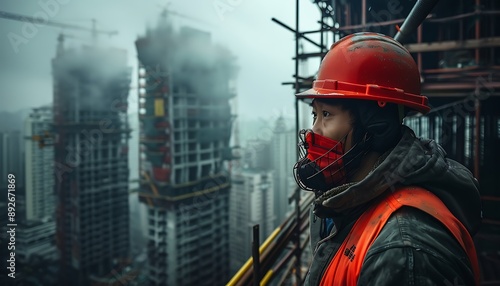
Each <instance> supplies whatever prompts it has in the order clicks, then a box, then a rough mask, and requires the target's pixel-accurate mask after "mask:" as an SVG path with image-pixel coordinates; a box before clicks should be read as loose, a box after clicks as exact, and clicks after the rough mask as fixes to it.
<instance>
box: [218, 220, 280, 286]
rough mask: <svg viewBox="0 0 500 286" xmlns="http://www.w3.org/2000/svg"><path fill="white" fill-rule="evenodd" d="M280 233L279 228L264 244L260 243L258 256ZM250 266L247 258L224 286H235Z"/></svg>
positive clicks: (250, 261)
mask: <svg viewBox="0 0 500 286" xmlns="http://www.w3.org/2000/svg"><path fill="white" fill-rule="evenodd" d="M280 231H281V227H277V228H276V229H275V230H274V231H273V232H272V233H271V235H269V236H268V237H267V239H266V240H265V241H264V243H262V244H261V245H260V247H259V254H262V252H264V250H266V248H267V247H268V246H269V244H271V242H272V241H273V240H274V239H275V238H276V236H278V233H279V232H280ZM251 265H252V257H250V258H248V260H247V262H245V264H243V266H242V267H241V268H240V270H238V272H236V274H234V276H233V278H231V280H229V282H228V283H227V284H226V286H234V285H236V283H237V282H238V281H239V280H240V279H241V277H242V276H243V275H244V274H245V272H247V271H248V269H250V266H251ZM266 275H267V274H266Z"/></svg>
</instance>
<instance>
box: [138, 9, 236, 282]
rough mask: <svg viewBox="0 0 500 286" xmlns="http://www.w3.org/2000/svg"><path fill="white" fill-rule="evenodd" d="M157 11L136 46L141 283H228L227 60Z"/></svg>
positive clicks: (230, 80)
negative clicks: (144, 246) (144, 237)
mask: <svg viewBox="0 0 500 286" xmlns="http://www.w3.org/2000/svg"><path fill="white" fill-rule="evenodd" d="M167 17H168V15H166V13H164V15H163V16H162V18H161V20H160V23H159V25H158V26H157V27H156V28H155V29H152V30H148V31H147V33H146V35H145V36H144V37H141V38H139V39H138V40H137V41H136V47H137V52H138V57H139V65H140V68H139V79H138V81H139V86H140V89H139V101H140V107H139V120H140V124H141V128H140V139H139V140H140V170H139V172H140V191H139V198H140V200H141V202H143V203H145V204H147V206H148V226H149V228H148V264H149V265H148V277H149V282H148V285H223V284H225V283H226V282H227V281H228V279H229V190H230V184H229V178H228V175H227V172H226V171H225V168H224V164H223V160H224V159H225V158H226V159H229V155H230V154H231V152H230V149H229V140H230V134H231V124H232V119H233V115H232V114H231V109H230V104H229V100H230V99H231V98H233V97H234V96H235V90H234V79H235V76H236V68H235V66H234V58H233V56H232V55H231V54H230V53H229V52H228V51H227V50H226V49H224V48H222V47H220V46H216V45H214V44H212V43H211V39H210V34H209V33H206V32H202V31H199V30H195V29H191V28H187V27H184V28H181V29H180V30H179V31H175V30H174V29H173V28H172V27H171V26H170V24H169V22H168V19H167Z"/></svg>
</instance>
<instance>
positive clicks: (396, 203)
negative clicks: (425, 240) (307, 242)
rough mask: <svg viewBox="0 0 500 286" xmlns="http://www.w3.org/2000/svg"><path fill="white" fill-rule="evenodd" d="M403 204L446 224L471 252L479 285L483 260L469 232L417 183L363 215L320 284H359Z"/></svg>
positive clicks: (394, 193)
mask: <svg viewBox="0 0 500 286" xmlns="http://www.w3.org/2000/svg"><path fill="white" fill-rule="evenodd" d="M402 206H410V207H414V208H417V209H419V210H422V211H424V212H426V213H428V214H429V215H431V216H433V217H434V218H436V219H437V220H439V221H440V222H441V223H442V224H444V225H445V226H446V228H447V229H448V230H449V231H450V232H451V233H452V234H453V236H454V237H455V238H456V240H457V241H458V242H459V243H460V245H461V246H462V248H463V249H464V250H465V252H466V253H467V255H468V256H469V260H470V263H471V264H472V270H473V272H474V278H475V280H476V285H479V263H478V260H477V255H476V249H475V247H474V242H473V241H472V238H471V236H470V234H469V232H468V231H467V229H466V228H465V227H464V225H463V224H462V223H461V222H460V221H459V220H458V219H457V218H456V217H455V216H453V215H452V214H451V212H450V211H449V210H448V208H447V207H446V206H445V204H444V203H443V202H442V201H441V200H440V199H439V198H438V197H436V195H434V194H432V193H431V192H429V191H427V190H425V189H423V188H420V187H413V186H412V187H404V188H400V189H397V190H396V191H395V192H391V193H389V194H388V195H386V196H385V197H384V198H382V200H381V201H380V202H379V203H378V204H374V205H373V206H371V207H370V208H369V209H368V210H366V211H365V212H364V213H363V214H362V215H361V217H360V218H359V219H358V220H357V221H356V223H355V224H354V226H353V227H352V229H351V231H350V232H349V234H348V235H347V237H346V239H345V240H344V242H343V243H342V245H341V246H340V248H339V249H338V251H337V253H336V254H335V256H334V257H333V259H332V260H331V261H330V264H329V265H328V268H327V269H326V272H325V273H324V275H323V277H322V279H321V283H320V285H322V286H323V285H328V286H331V285H335V286H341V285H345V286H347V285H349V286H351V285H356V284H357V282H358V278H359V274H360V272H361V267H362V265H363V260H364V258H365V256H366V253H367V252H368V249H369V248H370V246H371V245H372V244H373V242H374V241H375V239H376V238H377V236H378V234H379V233H380V231H381V230H382V228H383V227H384V225H385V224H386V222H387V220H388V219H389V217H390V216H391V214H392V213H393V212H395V211H396V210H398V209H399V208H400V207H402Z"/></svg>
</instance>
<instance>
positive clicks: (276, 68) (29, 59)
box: [0, 0, 319, 120]
mask: <svg viewBox="0 0 500 286" xmlns="http://www.w3.org/2000/svg"><path fill="white" fill-rule="evenodd" d="M165 8H167V9H168V10H170V11H172V12H171V13H170V14H169V17H170V18H171V20H172V22H173V23H174V26H175V27H176V28H178V27H180V26H184V25H187V26H191V27H193V28H197V29H201V30H203V31H206V32H209V33H210V34H211V40H212V42H213V43H216V44H219V45H221V46H224V47H226V48H227V49H228V50H229V51H230V52H231V53H232V54H233V55H234V56H236V58H237V65H238V67H239V72H238V77H237V94H238V106H239V108H238V110H237V112H235V113H237V114H238V115H239V117H240V118H241V119H262V118H264V119H265V118H268V117H270V116H271V117H276V114H277V113H283V112H285V113H287V114H284V115H285V116H290V117H291V116H293V114H292V111H293V90H292V88H291V86H289V85H287V86H283V85H282V84H281V83H282V82H285V81H292V80H293V79H292V75H293V73H294V62H293V60H292V57H293V56H294V52H295V50H294V48H295V44H294V35H293V33H291V32H290V31H287V30H286V29H284V28H282V27H280V26H279V25H277V24H276V23H274V22H272V21H271V18H272V17H275V18H277V19H279V20H280V21H282V22H284V23H286V24H287V25H289V26H291V27H294V25H295V3H294V1H285V0H279V1H272V2H271V1H264V0H259V1H244V0H241V1H228V0H204V1H202V0H186V1H169V2H167V1H132V0H125V1H118V0H114V1H97V0H90V1H77V0H64V1H63V0H40V1H22V2H21V1H12V0H11V1H2V4H0V10H1V11H5V12H9V13H16V14H22V15H26V16H31V17H45V18H46V19H49V20H51V21H56V22H61V23H66V24H68V25H77V26H84V27H88V28H91V27H92V19H95V21H96V22H95V23H96V28H97V29H99V30H108V31H110V30H116V31H118V34H117V35H114V36H111V37H110V36H108V35H103V34H100V35H98V37H97V39H96V40H93V39H92V37H91V33H90V32H89V31H81V30H77V29H71V28H59V27H53V26H44V25H39V24H36V25H33V24H31V23H27V22H21V21H14V20H10V19H3V18H0V35H1V37H2V41H0V84H1V86H2V90H1V91H0V111H8V112H14V113H17V112H19V111H20V110H27V109H30V108H34V107H39V106H41V105H46V104H50V103H51V102H52V96H53V91H52V76H51V60H52V59H53V58H54V56H55V54H56V47H57V37H58V35H59V34H60V33H64V34H65V35H66V37H65V38H66V40H65V46H66V47H67V48H71V47H79V46H81V45H84V44H96V45H100V46H109V47H114V48H120V49H124V50H125V51H126V52H127V59H128V63H127V64H128V65H129V66H130V67H131V68H132V75H131V79H132V82H131V89H130V93H129V97H128V98H129V113H131V114H136V113H137V105H138V104H137V89H136V86H137V82H136V78H137V76H136V75H137V55H136V50H135V46H134V41H135V40H136V39H137V38H138V37H139V36H142V35H145V33H146V30H147V28H148V27H149V28H153V27H155V26H156V25H157V21H158V19H159V16H160V13H161V11H162V10H163V9H165ZM300 12H301V17H300V18H301V29H302V30H304V29H308V30H312V29H317V28H318V26H319V24H317V23H316V21H317V19H319V10H318V9H317V7H316V6H315V5H314V4H312V3H311V2H310V1H301V10H300ZM305 49H306V51H307V49H310V50H311V51H313V50H314V47H312V46H309V44H305ZM310 62H313V63H311V68H309V71H311V70H314V69H316V68H317V66H318V64H319V61H318V62H314V61H310ZM2 120H11V119H10V118H5V117H3V118H2Z"/></svg>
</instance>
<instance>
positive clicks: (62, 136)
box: [52, 43, 130, 285]
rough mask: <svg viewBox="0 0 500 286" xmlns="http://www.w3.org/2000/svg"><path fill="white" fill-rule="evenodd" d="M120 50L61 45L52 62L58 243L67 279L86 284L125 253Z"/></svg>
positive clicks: (126, 75)
mask: <svg viewBox="0 0 500 286" xmlns="http://www.w3.org/2000/svg"><path fill="white" fill-rule="evenodd" d="M126 59H127V57H126V53H125V51H123V50H119V49H104V48H98V47H94V46H84V47H82V48H81V49H64V48H63V47H62V43H60V46H59V48H58V52H57V55H56V58H55V59H54V60H53V61H52V68H53V77H54V109H53V111H54V129H53V132H54V135H55V143H54V156H55V168H56V170H55V173H56V182H55V190H56V195H57V215H56V218H57V245H58V248H59V252H60V255H61V256H60V262H61V274H62V276H61V280H62V283H63V284H64V285H76V284H77V283H79V284H81V285H88V284H89V281H92V280H99V277H102V276H105V275H107V274H109V273H110V272H112V271H113V270H114V267H115V264H116V262H117V261H119V260H120V259H122V258H126V257H127V256H128V252H129V225H128V223H129V210H128V178H129V168H128V156H127V153H128V138H129V133H130V130H129V127H128V121H127V96H128V91H129V83H130V68H128V67H127V66H126Z"/></svg>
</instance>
